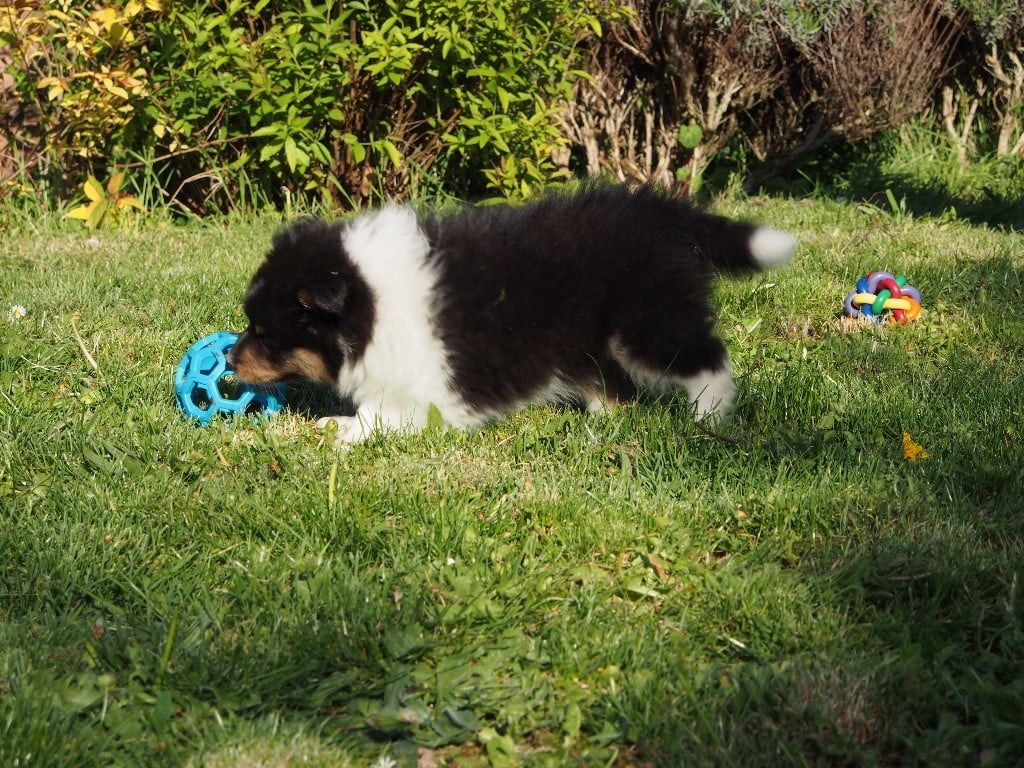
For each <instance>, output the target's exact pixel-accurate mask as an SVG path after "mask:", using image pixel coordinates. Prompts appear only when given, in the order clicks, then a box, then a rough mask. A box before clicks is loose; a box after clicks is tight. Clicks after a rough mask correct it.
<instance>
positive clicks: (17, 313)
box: [7, 304, 28, 323]
mask: <svg viewBox="0 0 1024 768" xmlns="http://www.w3.org/2000/svg"><path fill="white" fill-rule="evenodd" d="M27 314H28V311H27V310H26V309H25V308H24V307H23V306H21V304H15V305H14V306H13V307H11V311H10V312H8V313H7V319H8V320H9V321H10V322H12V323H16V322H18V321H19V320H21V318H23V317H24V316H25V315H27Z"/></svg>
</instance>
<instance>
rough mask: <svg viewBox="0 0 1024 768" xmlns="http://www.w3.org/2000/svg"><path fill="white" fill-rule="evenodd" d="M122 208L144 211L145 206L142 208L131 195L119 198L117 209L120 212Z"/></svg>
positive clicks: (140, 203)
mask: <svg viewBox="0 0 1024 768" xmlns="http://www.w3.org/2000/svg"><path fill="white" fill-rule="evenodd" d="M122 208H138V209H139V210H140V211H145V210H146V206H144V205H143V204H142V202H141V201H140V200H139V199H138V198H137V197H134V196H132V195H125V196H124V197H119V198H118V199H117V209H118V210H121V209H122Z"/></svg>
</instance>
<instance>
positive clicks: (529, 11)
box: [4, 0, 599, 212]
mask: <svg viewBox="0 0 1024 768" xmlns="http://www.w3.org/2000/svg"><path fill="white" fill-rule="evenodd" d="M63 2H64V5H63V6H61V10H60V11H59V12H58V11H49V10H48V11H42V10H40V9H39V8H37V7H35V6H30V7H29V9H28V10H27V11H24V12H22V11H17V10H12V9H8V11H7V19H8V23H7V27H6V30H7V34H6V36H5V38H4V39H5V40H7V41H8V42H9V43H10V41H11V40H14V41H15V43H17V46H16V48H17V50H15V51H14V53H15V54H16V56H15V61H14V68H15V70H16V73H17V74H16V78H17V83H16V88H15V89H14V91H13V92H12V93H13V97H12V101H13V102H14V103H15V104H16V105H18V108H19V109H20V110H21V115H19V116H18V117H16V118H15V119H14V120H13V122H12V125H14V126H16V128H17V130H8V131H5V132H4V133H5V135H7V136H8V137H9V138H10V137H11V136H12V135H13V134H14V133H16V132H17V131H20V132H21V135H19V136H16V137H14V138H15V142H16V143H18V144H19V147H20V148H21V149H22V150H23V154H24V150H27V149H28V148H29V147H30V146H31V145H32V139H31V138H30V137H29V138H26V137H27V135H28V134H27V131H26V126H27V125H29V123H27V122H26V121H25V119H24V114H25V110H26V109H27V108H35V109H36V110H37V111H38V112H39V113H40V115H41V118H40V121H39V125H40V129H39V130H38V131H34V132H33V133H32V136H36V135H37V134H38V135H44V134H46V133H48V132H50V130H51V129H57V135H59V136H60V137H61V138H60V141H56V142H50V143H47V144H45V145H40V146H38V147H36V148H34V149H33V150H32V151H33V152H35V155H36V156H37V157H38V158H40V161H41V160H42V158H44V157H45V158H46V160H47V161H48V162H52V163H54V164H55V165H56V166H59V167H60V168H61V170H62V171H63V172H64V173H66V174H68V175H69V176H77V177H79V178H81V176H83V175H84V173H85V172H86V171H94V166H96V165H106V164H109V163H110V162H119V163H122V162H123V161H125V160H126V159H130V160H133V161H134V162H136V163H137V164H139V165H143V164H144V165H146V167H147V168H151V169H153V171H154V172H153V176H154V178H156V179H157V181H158V184H159V186H160V187H161V188H162V190H163V192H164V195H165V196H166V197H167V198H170V199H173V200H174V201H175V202H176V203H178V204H180V205H181V206H183V207H185V208H187V209H189V210H192V211H195V212H205V211H208V210H216V209H222V208H225V207H230V206H231V205H234V204H237V203H238V202H241V201H244V199H245V197H246V194H247V192H246V190H247V189H248V190H250V191H251V192H250V193H249V194H252V193H258V194H260V195H261V196H263V197H265V198H266V197H269V198H272V199H275V200H276V201H277V202H281V201H282V200H283V199H284V198H285V197H291V196H295V195H308V196H311V197H315V198H325V197H330V198H333V199H334V200H335V201H336V202H346V203H350V204H355V203H358V202H359V201H361V200H362V199H364V198H366V197H367V196H369V195H371V194H376V193H379V194H382V195H388V196H402V195H404V194H407V193H408V191H409V190H410V188H411V187H414V186H417V185H419V186H422V185H424V184H431V183H432V184H434V185H443V186H444V187H445V188H446V189H447V190H449V191H451V192H455V193H462V194H477V195H479V194H482V193H484V192H485V190H490V193H491V194H498V195H502V196H515V195H524V194H527V193H528V192H529V190H530V189H531V188H533V187H534V186H537V185H539V184H542V183H545V182H547V181H549V180H550V179H551V178H553V177H554V176H556V175H558V174H559V173H560V172H563V171H562V169H560V168H559V166H558V165H557V164H556V163H555V160H554V158H556V157H558V156H559V155H560V154H561V153H562V148H563V147H564V146H565V145H566V143H567V141H566V139H565V138H564V137H563V136H562V134H561V132H560V131H559V130H558V128H557V126H556V125H555V122H554V120H553V111H554V107H553V104H554V103H555V102H556V101H557V100H559V99H564V98H565V97H566V96H567V95H568V93H569V89H570V88H571V85H570V83H571V80H572V66H573V57H574V52H575V48H576V45H577V43H578V42H579V40H580V39H582V37H583V36H584V35H585V34H593V33H594V32H596V31H598V30H599V21H598V17H597V15H596V12H597V6H596V5H595V7H594V8H591V7H590V6H589V5H588V4H587V3H583V4H580V3H577V2H572V1H571V0H543V2H537V3H531V4H528V5H527V4H523V3H520V2H516V1H515V0H359V1H356V2H347V3H335V2H314V0H306V2H303V3H287V2H283V1H282V2H275V1H272V0H254V1H250V2H247V1H245V0H230V1H229V2H227V3H215V2H212V0H181V1H180V2H174V3H165V4H164V5H163V7H162V9H161V10H159V12H156V13H152V12H150V13H145V12H144V11H145V9H146V8H147V7H149V8H154V7H158V6H157V0H149V3H148V6H144V5H142V3H141V2H140V1H139V0H131V2H129V3H128V4H127V5H126V7H125V9H124V10H123V11H115V10H113V9H112V8H111V7H108V6H102V5H97V6H91V7H92V8H94V9H93V10H85V9H79V10H71V9H70V8H71V4H70V0H63ZM12 8H13V6H12ZM98 19H99V20H103V21H102V23H101V24H99V25H97V23H96V20H98ZM140 20H141V21H142V22H143V25H142V27H141V28H140V27H139V23H138V22H139V21H140ZM26 29H28V30H30V35H29V36H28V38H31V39H32V40H35V41H37V43H38V44H39V45H42V44H43V42H44V41H46V42H45V45H46V48H47V50H46V53H45V54H44V55H40V54H38V53H37V52H36V49H35V48H32V47H31V46H30V45H26V44H22V43H18V42H17V41H19V40H23V39H27V38H26V35H25V31H26ZM116 35H120V37H119V39H117V40H114V39H113V38H114V37H115V36H116ZM83 41H84V42H83ZM11 44H12V45H14V44H13V43H11ZM108 81H110V82H109V83H108ZM71 84H74V86H75V87H74V88H73V87H71ZM40 85H45V86H46V87H47V88H48V89H49V91H48V94H47V95H48V97H49V100H47V99H39V98H37V97H36V89H37V88H38V87H39V86H40ZM103 88H107V89H108V91H109V92H108V93H103V92H102V90H103ZM79 160H81V161H82V162H79ZM83 165H84V166H85V167H82V166H83Z"/></svg>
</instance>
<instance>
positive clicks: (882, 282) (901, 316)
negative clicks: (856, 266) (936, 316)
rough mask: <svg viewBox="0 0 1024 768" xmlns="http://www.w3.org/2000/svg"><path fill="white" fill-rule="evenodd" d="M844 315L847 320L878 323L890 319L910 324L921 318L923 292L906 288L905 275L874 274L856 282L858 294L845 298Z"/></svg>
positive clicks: (856, 292)
mask: <svg viewBox="0 0 1024 768" xmlns="http://www.w3.org/2000/svg"><path fill="white" fill-rule="evenodd" d="M844 311H845V314H846V316H847V317H861V318H863V319H865V320H872V321H874V322H877V323H880V322H882V321H883V320H884V319H885V318H886V317H887V316H888V318H889V320H890V321H891V322H894V323H909V322H910V321H911V320H917V318H918V316H919V315H920V314H921V292H920V291H918V290H917V288H915V287H914V286H912V285H907V278H906V277H904V276H903V275H893V274H891V273H889V272H871V273H870V274H868V275H865V276H864V277H862V278H861V279H860V280H858V281H857V290H855V291H852V292H850V293H849V294H848V295H847V296H846V302H845V307H844ZM885 313H889V314H888V315H886V314H885Z"/></svg>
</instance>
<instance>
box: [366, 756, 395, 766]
mask: <svg viewBox="0 0 1024 768" xmlns="http://www.w3.org/2000/svg"><path fill="white" fill-rule="evenodd" d="M396 765H398V763H397V762H395V759H394V758H393V757H391V756H390V755H382V756H381V757H380V759H379V760H377V762H376V763H374V764H373V765H371V766H370V768H395V766H396Z"/></svg>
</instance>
